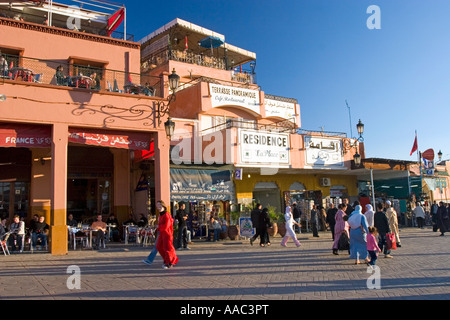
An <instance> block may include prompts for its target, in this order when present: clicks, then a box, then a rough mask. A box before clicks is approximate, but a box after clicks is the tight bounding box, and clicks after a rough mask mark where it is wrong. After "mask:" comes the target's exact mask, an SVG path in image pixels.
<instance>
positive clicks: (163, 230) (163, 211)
mask: <svg viewBox="0 0 450 320" xmlns="http://www.w3.org/2000/svg"><path fill="white" fill-rule="evenodd" d="M156 209H157V210H158V211H159V222H158V225H159V227H158V231H159V236H158V240H157V242H156V249H157V250H158V252H159V254H160V255H161V257H162V258H163V260H164V265H163V269H169V268H171V267H173V266H174V265H176V264H177V262H178V257H177V255H176V253H175V247H174V246H173V218H172V216H171V215H170V214H169V213H168V212H167V207H166V205H165V204H164V202H163V201H161V200H160V201H158V202H156Z"/></svg>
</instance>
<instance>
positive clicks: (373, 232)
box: [367, 227, 381, 268]
mask: <svg viewBox="0 0 450 320" xmlns="http://www.w3.org/2000/svg"><path fill="white" fill-rule="evenodd" d="M377 235H378V231H377V228H375V227H369V234H368V235H367V251H368V252H369V256H370V262H369V263H368V265H369V266H370V267H372V268H373V267H374V266H375V263H376V261H377V258H378V252H381V250H380V247H379V246H378V241H377V239H376V236H377Z"/></svg>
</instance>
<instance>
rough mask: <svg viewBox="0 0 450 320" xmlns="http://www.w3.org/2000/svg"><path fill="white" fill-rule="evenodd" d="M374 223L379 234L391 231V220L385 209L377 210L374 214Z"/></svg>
mask: <svg viewBox="0 0 450 320" xmlns="http://www.w3.org/2000/svg"><path fill="white" fill-rule="evenodd" d="M373 225H374V227H375V228H377V230H378V234H380V235H383V236H384V235H386V233H391V228H390V227H389V220H388V218H387V216H386V214H385V213H384V212H383V211H377V212H375V214H374V216H373Z"/></svg>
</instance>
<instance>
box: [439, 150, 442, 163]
mask: <svg viewBox="0 0 450 320" xmlns="http://www.w3.org/2000/svg"><path fill="white" fill-rule="evenodd" d="M438 158H439V162H441V161H442V151H441V150H439V152H438Z"/></svg>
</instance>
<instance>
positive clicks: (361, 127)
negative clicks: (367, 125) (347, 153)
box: [353, 119, 364, 167]
mask: <svg viewBox="0 0 450 320" xmlns="http://www.w3.org/2000/svg"><path fill="white" fill-rule="evenodd" d="M356 129H357V130H358V134H359V138H358V139H357V140H358V142H364V138H363V136H362V135H363V133H364V124H363V123H362V122H361V119H359V122H358V124H357V125H356ZM355 148H357V143H356V142H355ZM353 160H354V161H355V166H356V167H359V166H360V165H361V155H360V154H359V153H358V149H356V154H355V155H354V157H353Z"/></svg>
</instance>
